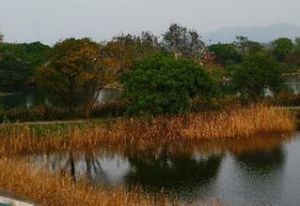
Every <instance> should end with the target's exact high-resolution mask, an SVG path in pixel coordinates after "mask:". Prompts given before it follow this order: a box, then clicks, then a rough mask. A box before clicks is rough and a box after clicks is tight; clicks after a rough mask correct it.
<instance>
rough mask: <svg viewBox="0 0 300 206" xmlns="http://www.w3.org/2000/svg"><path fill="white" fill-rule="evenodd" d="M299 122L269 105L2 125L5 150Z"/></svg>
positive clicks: (209, 134) (152, 139)
mask: <svg viewBox="0 0 300 206" xmlns="http://www.w3.org/2000/svg"><path fill="white" fill-rule="evenodd" d="M294 127H295V126H294V122H293V120H292V117H291V115H290V113H289V112H288V111H286V110H283V109H280V108H274V107H267V106H264V105H255V106H249V107H247V108H232V109H230V110H226V111H220V112H210V113H202V114H192V115H189V116H173V117H165V116H161V117H156V118H151V119H138V118H135V119H126V118H120V119H112V120H107V121H106V122H105V123H101V124H99V123H94V122H90V123H87V124H86V125H82V124H80V126H78V125H74V126H70V127H63V128H61V129H55V128H54V129H53V128H52V129H49V130H46V129H41V128H39V127H32V125H24V124H23V125H15V124H11V125H2V126H1V127H0V154H2V155H4V154H8V153H28V152H39V151H52V150H68V149H73V150H76V149H81V148H95V147H97V146H99V145H107V146H110V145H112V146H119V147H123V146H124V145H128V144H135V145H136V146H137V147H139V148H144V147H145V148H147V147H148V146H149V145H160V144H163V143H168V142H174V141H176V140H180V141H190V140H203V139H211V140H215V139H230V138H234V139H237V138H241V137H248V138H249V137H252V136H256V135H258V134H262V133H282V132H288V131H292V130H293V129H294Z"/></svg>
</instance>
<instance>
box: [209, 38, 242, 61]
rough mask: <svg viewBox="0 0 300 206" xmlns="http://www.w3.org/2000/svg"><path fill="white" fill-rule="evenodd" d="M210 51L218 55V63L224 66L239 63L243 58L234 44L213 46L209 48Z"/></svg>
mask: <svg viewBox="0 0 300 206" xmlns="http://www.w3.org/2000/svg"><path fill="white" fill-rule="evenodd" d="M208 50H209V51H210V52H213V53H214V54H215V55H216V61H217V63H219V64H221V65H222V66H226V65H228V64H234V63H239V62H240V60H241V56H240V55H239V53H238V52H237V50H236V48H235V46H234V45H233V44H221V43H219V44H213V45H210V46H209V47H208Z"/></svg>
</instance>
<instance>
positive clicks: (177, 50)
mask: <svg viewBox="0 0 300 206" xmlns="http://www.w3.org/2000/svg"><path fill="white" fill-rule="evenodd" d="M162 45H163V47H164V48H165V49H166V50H167V51H168V52H171V53H173V54H174V55H175V56H177V57H178V56H182V57H189V58H193V59H194V60H200V58H201V57H202V55H203V54H204V52H205V51H206V46H205V43H204V42H203V41H201V39H200V35H199V34H198V33H197V32H196V31H193V30H188V29H187V28H186V27H182V26H180V25H178V24H172V25H171V26H170V27H169V30H168V31H167V32H166V33H165V34H163V42H162Z"/></svg>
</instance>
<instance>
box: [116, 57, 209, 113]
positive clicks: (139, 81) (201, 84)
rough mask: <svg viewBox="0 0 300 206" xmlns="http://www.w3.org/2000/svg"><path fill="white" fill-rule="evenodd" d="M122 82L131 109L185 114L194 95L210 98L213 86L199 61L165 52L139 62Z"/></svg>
mask: <svg viewBox="0 0 300 206" xmlns="http://www.w3.org/2000/svg"><path fill="white" fill-rule="evenodd" d="M121 81H122V83H123V84H124V87H125V88H126V91H127V97H128V99H129V102H130V106H129V108H128V112H129V113H133V114H151V115H152V114H162V113H168V114H176V113H186V112H189V111H190V107H191V100H192V98H194V97H195V96H200V97H203V98H205V97H208V96H209V95H210V94H211V92H212V89H213V81H212V80H211V78H210V77H209V75H208V74H207V73H206V71H204V69H203V68H202V66H201V65H200V64H198V63H195V62H194V61H191V60H185V59H182V58H178V59H176V58H174V57H173V56H170V55H168V56H166V55H162V54H156V55H154V56H149V57H146V58H144V59H142V60H140V61H138V62H136V63H135V64H134V65H133V68H132V69H130V70H129V71H127V72H125V73H124V74H123V75H122V76H121Z"/></svg>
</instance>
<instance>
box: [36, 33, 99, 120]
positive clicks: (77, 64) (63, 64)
mask: <svg viewBox="0 0 300 206" xmlns="http://www.w3.org/2000/svg"><path fill="white" fill-rule="evenodd" d="M99 49H100V45H99V44H97V43H96V42H93V41H92V40H90V39H88V38H83V39H74V38H70V39H66V40H64V41H61V42H58V43H57V44H56V45H55V46H54V47H53V49H52V50H51V52H50V54H49V58H48V62H47V64H45V65H43V66H41V67H39V68H38V70H37V72H38V80H39V83H40V84H41V85H42V86H43V87H45V88H46V89H47V90H48V91H52V92H54V93H56V94H58V95H59V96H60V97H61V98H63V99H65V101H66V103H67V105H68V107H69V109H70V110H72V108H73V102H74V95H75V92H77V91H79V92H82V93H83V94H84V99H85V102H84V104H85V112H86V115H87V116H88V115H89V113H90V110H91V108H92V107H93V105H94V103H95V101H96V99H97V94H99V92H100V90H101V89H102V88H103V86H104V81H103V79H104V77H103V75H104V72H103V69H102V67H101V65H100V63H99Z"/></svg>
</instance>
